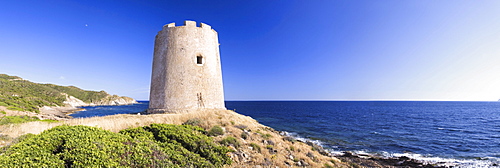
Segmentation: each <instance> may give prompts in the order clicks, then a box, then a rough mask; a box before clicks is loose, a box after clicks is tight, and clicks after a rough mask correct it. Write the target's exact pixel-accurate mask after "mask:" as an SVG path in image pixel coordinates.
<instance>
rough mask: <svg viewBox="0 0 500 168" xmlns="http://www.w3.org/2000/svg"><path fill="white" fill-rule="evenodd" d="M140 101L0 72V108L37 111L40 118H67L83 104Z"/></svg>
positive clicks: (12, 110)
mask: <svg viewBox="0 0 500 168" xmlns="http://www.w3.org/2000/svg"><path fill="white" fill-rule="evenodd" d="M133 103H137V101H136V100H134V99H133V98H130V97H124V96H118V95H110V94H108V93H107V92H105V91H88V90H83V89H80V88H78V87H75V86H59V85H54V84H40V83H34V82H30V81H28V80H25V79H23V78H21V77H18V76H10V75H7V74H0V110H1V111H5V112H9V113H26V114H29V113H30V112H31V113H35V114H36V116H37V117H39V118H45V119H59V118H68V116H67V115H66V114H67V113H71V112H73V111H78V110H79V108H78V107H80V106H99V105H126V104H133Z"/></svg>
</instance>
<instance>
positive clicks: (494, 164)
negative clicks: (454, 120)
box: [280, 131, 500, 168]
mask: <svg viewBox="0 0 500 168" xmlns="http://www.w3.org/2000/svg"><path fill="white" fill-rule="evenodd" d="M280 134H281V135H284V136H289V137H292V138H294V139H296V140H299V141H302V142H306V143H307V142H311V143H314V144H316V145H319V146H321V147H323V148H324V147H325V146H324V144H325V143H324V142H322V141H320V140H313V139H309V138H304V137H301V136H300V135H298V134H297V133H294V132H286V131H281V132H280ZM325 150H326V151H327V152H329V153H331V154H332V155H334V156H340V155H343V154H344V151H339V150H335V149H332V148H325ZM351 152H352V153H354V154H356V155H359V156H374V155H377V154H373V153H370V152H367V151H362V150H359V151H351ZM379 154H380V155H382V157H386V158H397V157H408V158H411V159H415V160H418V161H421V162H422V163H424V164H434V165H437V166H445V167H457V168H500V158H494V157H489V158H481V159H452V158H441V157H432V156H424V155H422V154H416V153H389V152H382V153H379Z"/></svg>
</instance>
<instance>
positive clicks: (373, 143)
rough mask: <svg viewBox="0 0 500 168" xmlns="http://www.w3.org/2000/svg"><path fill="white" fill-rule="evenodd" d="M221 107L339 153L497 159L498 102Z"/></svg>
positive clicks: (231, 103)
mask: <svg viewBox="0 0 500 168" xmlns="http://www.w3.org/2000/svg"><path fill="white" fill-rule="evenodd" d="M226 106H227V108H228V109H236V112H238V113H241V114H244V115H248V116H251V117H253V118H255V119H256V120H258V121H259V122H261V123H262V124H264V125H267V126H270V127H272V128H275V129H277V130H280V131H288V132H295V133H297V134H299V135H301V136H303V137H314V138H315V139H320V140H321V141H323V142H325V143H324V145H325V146H326V147H331V148H334V149H335V150H340V151H365V152H369V153H380V152H389V153H418V154H423V155H430V156H436V157H444V158H478V157H480V158H491V157H493V158H496V159H498V155H499V154H500V136H498V135H499V133H500V132H499V131H500V127H498V125H500V123H499V119H500V103H499V102H413V101H400V102H398V101H324V102H321V101H228V102H226Z"/></svg>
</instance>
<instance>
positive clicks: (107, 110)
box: [70, 101, 149, 118]
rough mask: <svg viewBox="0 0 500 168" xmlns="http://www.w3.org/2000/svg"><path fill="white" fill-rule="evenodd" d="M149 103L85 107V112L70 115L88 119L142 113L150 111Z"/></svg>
mask: <svg viewBox="0 0 500 168" xmlns="http://www.w3.org/2000/svg"><path fill="white" fill-rule="evenodd" d="M148 106H149V101H138V103H137V104H130V105H121V106H85V107H80V108H83V109H84V110H83V111H78V112H76V113H73V114H70V116H71V117H73V118H87V117H96V116H107V115H115V114H131V113H140V112H143V111H145V110H147V109H148Z"/></svg>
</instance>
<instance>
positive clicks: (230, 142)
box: [220, 136, 240, 148]
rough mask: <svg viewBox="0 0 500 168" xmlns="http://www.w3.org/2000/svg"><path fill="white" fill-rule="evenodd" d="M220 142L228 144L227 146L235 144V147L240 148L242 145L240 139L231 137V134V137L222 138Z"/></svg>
mask: <svg viewBox="0 0 500 168" xmlns="http://www.w3.org/2000/svg"><path fill="white" fill-rule="evenodd" d="M220 144H222V145H226V146H228V145H232V146H234V147H235V148H239V147H240V142H238V140H237V139H236V138H234V137H231V136H230V137H226V138H224V139H222V140H221V141H220Z"/></svg>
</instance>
